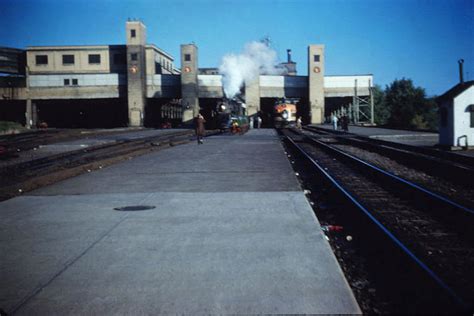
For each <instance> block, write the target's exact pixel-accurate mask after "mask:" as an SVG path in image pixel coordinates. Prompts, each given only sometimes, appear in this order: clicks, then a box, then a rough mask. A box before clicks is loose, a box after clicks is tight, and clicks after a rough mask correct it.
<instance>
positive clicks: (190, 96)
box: [181, 44, 199, 122]
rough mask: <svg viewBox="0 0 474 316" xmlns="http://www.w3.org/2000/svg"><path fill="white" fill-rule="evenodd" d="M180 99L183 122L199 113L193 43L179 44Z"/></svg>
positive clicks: (196, 65) (196, 66)
mask: <svg viewBox="0 0 474 316" xmlns="http://www.w3.org/2000/svg"><path fill="white" fill-rule="evenodd" d="M181 99H182V105H183V107H184V108H183V122H190V121H192V119H193V117H194V116H196V115H197V114H198V113H199V86H198V50H197V47H196V45H194V44H184V45H181Z"/></svg>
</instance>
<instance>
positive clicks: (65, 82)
mask: <svg viewBox="0 0 474 316" xmlns="http://www.w3.org/2000/svg"><path fill="white" fill-rule="evenodd" d="M71 83H72V85H73V86H77V85H78V83H79V82H78V80H77V79H64V85H65V86H70V85H71Z"/></svg>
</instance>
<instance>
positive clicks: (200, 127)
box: [194, 113, 206, 145]
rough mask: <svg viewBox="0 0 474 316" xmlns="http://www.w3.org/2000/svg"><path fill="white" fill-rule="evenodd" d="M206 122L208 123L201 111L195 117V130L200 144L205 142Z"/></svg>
mask: <svg viewBox="0 0 474 316" xmlns="http://www.w3.org/2000/svg"><path fill="white" fill-rule="evenodd" d="M204 123H206V120H205V119H204V117H203V116H202V115H201V113H199V114H198V115H197V116H196V117H195V118H194V130H195V132H196V137H197V142H198V145H199V144H202V143H203V141H202V138H203V137H204V134H205V132H206V129H205V128H204Z"/></svg>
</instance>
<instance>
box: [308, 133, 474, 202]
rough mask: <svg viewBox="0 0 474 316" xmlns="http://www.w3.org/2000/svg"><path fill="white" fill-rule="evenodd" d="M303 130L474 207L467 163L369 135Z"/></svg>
mask: <svg viewBox="0 0 474 316" xmlns="http://www.w3.org/2000/svg"><path fill="white" fill-rule="evenodd" d="M304 133H305V134H306V135H308V136H310V137H314V138H317V139H319V140H320V141H322V142H326V143H328V144H332V145H334V146H336V147H337V148H338V149H340V150H342V151H344V152H347V153H349V154H351V155H354V156H357V157H359V158H361V159H364V160H367V161H368V162H370V163H372V164H374V165H377V166H378V167H379V168H381V169H385V170H387V171H389V172H391V173H394V174H397V175H399V176H400V177H403V178H405V179H407V180H409V181H411V182H415V183H418V184H419V185H421V186H424V187H427V188H430V190H431V191H433V192H437V193H438V194H440V195H445V196H446V197H448V198H449V199H451V200H453V201H457V202H458V203H459V204H464V205H467V206H469V207H470V208H474V186H473V185H472V179H473V178H474V168H471V167H470V166H469V165H468V164H461V163H458V162H451V161H448V160H445V159H440V158H431V157H426V155H421V154H419V153H417V152H416V151H415V152H414V151H410V150H408V149H412V148H415V150H417V147H413V146H408V149H400V148H398V145H399V144H395V143H391V144H390V146H387V145H384V144H383V145H380V144H378V142H376V143H373V142H372V140H371V139H368V138H362V139H358V137H357V136H356V135H347V134H345V135H340V136H334V134H331V133H325V132H324V131H322V132H320V131H316V133H315V131H314V129H312V128H309V129H306V130H305V131H304ZM392 146H393V147H395V148H392ZM404 147H405V146H404ZM454 156H455V157H457V156H458V155H454ZM467 158H470V157H467Z"/></svg>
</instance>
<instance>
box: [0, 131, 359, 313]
mask: <svg viewBox="0 0 474 316" xmlns="http://www.w3.org/2000/svg"><path fill="white" fill-rule="evenodd" d="M272 175H273V177H272ZM272 180H274V181H272ZM127 205H152V206H155V207H156V208H155V209H151V210H146V211H137V212H122V211H116V210H114V208H115V207H121V206H127ZM0 214H1V216H2V219H3V221H2V223H1V226H2V227H1V228H2V229H1V232H0V247H1V250H2V254H4V255H3V256H4V258H3V260H2V263H1V266H0V278H1V279H2V280H6V282H2V283H3V284H6V286H2V288H1V290H0V307H1V308H3V309H4V310H6V311H7V312H12V311H14V312H16V314H19V315H30V314H35V315H51V314H52V315H72V314H92V315H104V314H105V315H116V314H119V315H122V314H158V313H166V314H168V313H173V314H176V313H187V314H206V313H207V314H209V313H244V314H248V313H359V312H360V310H359V308H358V305H357V302H356V301H355V299H354V296H353V294H352V291H351V290H350V288H349V286H348V284H347V282H346V280H345V279H344V276H343V274H342V272H341V270H340V267H339V265H338V264H337V261H336V259H335V257H334V255H333V253H332V251H331V249H330V246H329V244H328V243H327V241H326V240H325V238H324V235H323V234H322V231H321V230H320V228H319V223H318V222H317V219H316V217H315V216H314V213H313V212H312V210H311V208H310V206H309V203H308V202H307V200H306V198H305V196H304V194H303V192H301V190H300V188H299V185H298V182H297V181H296V178H295V176H294V175H293V171H292V170H291V167H290V164H289V162H288V161H287V159H286V156H285V154H284V152H283V149H282V147H281V144H280V143H279V141H278V138H277V137H276V135H275V134H274V132H273V131H270V130H260V131H252V132H251V133H249V134H247V135H245V136H216V137H209V138H206V139H205V144H204V145H200V146H198V145H196V144H188V145H183V146H178V147H174V148H171V149H169V150H165V151H161V152H155V153H152V154H150V155H146V156H142V157H139V158H136V159H133V160H130V161H128V162H126V163H122V164H120V165H116V166H112V167H110V168H106V169H103V170H101V171H99V172H93V173H91V174H86V175H83V176H80V177H77V178H73V179H69V180H66V181H63V182H62V183H58V184H56V185H53V186H50V187H46V188H43V189H41V190H38V191H35V192H32V194H30V195H29V196H22V197H18V198H14V199H11V200H8V201H5V202H2V203H0Z"/></svg>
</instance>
